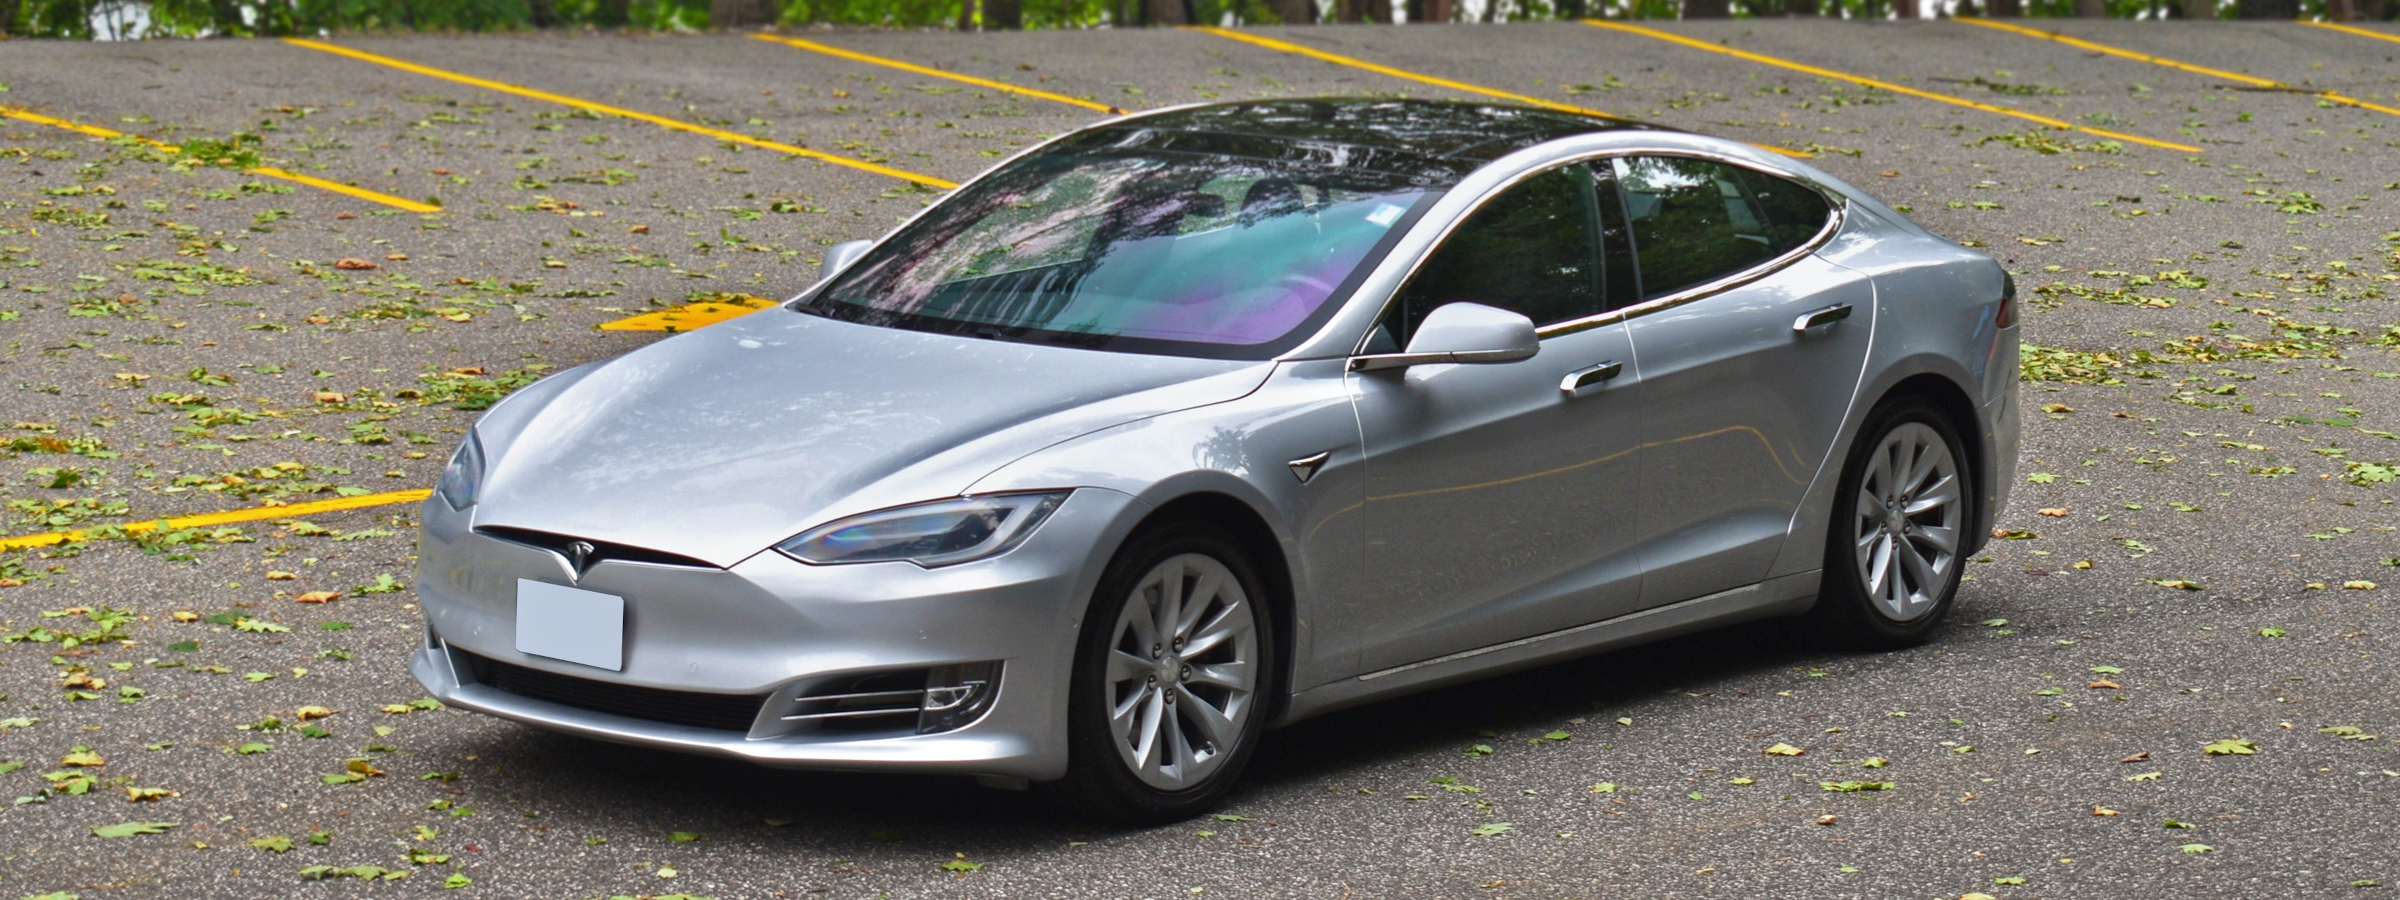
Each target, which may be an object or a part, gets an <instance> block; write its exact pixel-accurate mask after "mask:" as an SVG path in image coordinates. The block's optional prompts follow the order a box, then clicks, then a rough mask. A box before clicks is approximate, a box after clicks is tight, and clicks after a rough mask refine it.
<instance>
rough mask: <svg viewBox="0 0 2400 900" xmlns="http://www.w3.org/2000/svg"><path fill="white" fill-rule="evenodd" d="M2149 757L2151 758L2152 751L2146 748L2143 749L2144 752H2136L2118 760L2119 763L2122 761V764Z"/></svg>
mask: <svg viewBox="0 0 2400 900" xmlns="http://www.w3.org/2000/svg"><path fill="white" fill-rule="evenodd" d="M2149 758H2150V751H2148V750H2144V751H2142V752H2140V753H2136V754H2134V755H2132V756H2128V757H2125V758H2124V759H2120V760H2117V762H2118V763H2120V764H2122V763H2137V762H2141V761H2142V760H2145V759H2149Z"/></svg>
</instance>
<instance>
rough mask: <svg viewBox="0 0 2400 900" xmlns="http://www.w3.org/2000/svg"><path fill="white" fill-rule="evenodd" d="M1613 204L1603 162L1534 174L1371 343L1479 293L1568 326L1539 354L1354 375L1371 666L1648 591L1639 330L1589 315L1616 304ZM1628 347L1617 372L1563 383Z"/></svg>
mask: <svg viewBox="0 0 2400 900" xmlns="http://www.w3.org/2000/svg"><path fill="white" fill-rule="evenodd" d="M1598 218H1599V217H1598V210H1597V207H1596V204H1595V192H1594V190H1593V172H1592V170H1591V169H1589V168H1587V167H1585V166H1581V165H1575V166H1568V167H1565V168H1561V169H1554V170H1551V171H1549V172H1547V173H1544V174H1541V175H1538V176H1535V177H1534V178H1532V179H1530V180H1527V181H1524V182H1520V183H1519V184H1518V185H1517V186H1515V187H1513V188H1511V189H1509V190H1508V191H1507V192H1506V193H1503V194H1501V195H1500V196H1498V197H1496V198H1494V199H1492V200H1491V201H1489V202H1487V203H1486V204H1485V205H1484V206H1483V207H1482V208H1481V209H1479V210H1477V211H1476V212H1475V213H1473V214H1472V216H1471V217H1470V218H1469V219H1468V220H1467V221H1466V222H1465V223H1463V224H1461V225H1460V227H1459V228H1458V229H1457V230H1456V231H1454V232H1453V233H1452V234H1451V236H1450V237H1449V238H1447V239H1446V240H1445V241H1444V242H1443V244H1442V246H1440V247H1439V248H1437V249H1436V250H1435V251H1434V253H1433V255H1432V256H1431V257H1429V258H1428V259H1427V260H1426V262H1425V264H1424V266H1423V267H1422V268H1421V269H1420V270H1419V271H1418V272H1417V274H1416V275H1415V276H1413V277H1412V279H1411V280H1410V282H1409V284H1408V285H1407V286H1406V287H1404V288H1403V289H1402V290H1401V292H1400V295H1399V296H1398V297H1397V298H1396V299H1395V301H1394V303H1393V306H1392V308H1391V309H1390V310H1389V311H1388V312H1387V314H1386V316H1385V319H1384V324H1383V325H1381V326H1379V328H1378V332H1377V334H1375V335H1374V336H1373V338H1372V339H1371V341H1370V344H1369V348H1368V351H1369V352H1395V351H1398V350H1400V349H1401V348H1403V347H1405V346H1406V345H1407V341H1408V337H1409V333H1410V329H1411V328H1412V327H1413V326H1414V325H1415V324H1416V323H1417V322H1418V321H1421V320H1422V319H1423V318H1424V316H1425V314H1426V313H1428V312H1430V311H1431V310H1433V309H1434V308H1435V307H1438V306H1440V305H1442V304H1445V303H1453V302H1474V303H1482V304H1485V305H1488V306H1496V307H1500V308H1503V309H1509V310H1513V311H1516V312H1521V313H1524V314H1526V315H1527V316H1528V317H1530V318H1532V319H1533V321H1534V323H1535V324H1536V325H1537V326H1539V325H1548V326H1551V327H1550V328H1548V329H1545V331H1546V332H1547V333H1548V336H1546V337H1544V338H1543V340H1542V345H1541V351H1540V352H1539V353H1538V354H1536V355H1535V356H1534V357H1533V358H1532V359H1528V360H1522V361H1518V362H1513V363H1500V364H1488V365H1430V366H1416V367H1413V368H1409V369H1403V370H1397V371H1380V372H1354V373H1352V374H1351V375H1350V379H1351V385H1352V386H1351V390H1352V392H1353V396H1354V397H1355V398H1356V399H1355V402H1356V404H1357V410H1358V419H1359V427H1360V431H1361V432H1362V434H1363V436H1364V439H1365V475H1366V480H1367V491H1366V495H1367V496H1366V501H1365V505H1364V507H1363V509H1362V510H1361V514H1362V515H1363V516H1364V517H1365V518H1364V526H1365V530H1366V538H1367V548H1366V551H1367V552H1366V572H1365V575H1364V579H1363V581H1364V583H1365V586H1366V587H1367V593H1366V595H1365V597H1366V599H1365V603H1364V604H1363V605H1364V613H1365V616H1364V619H1363V621H1361V622H1359V623H1358V627H1359V630H1360V633H1361V635H1362V646H1361V662H1362V664H1363V670H1364V671H1367V672H1374V671H1379V670H1382V669H1387V668H1390V667H1393V666H1398V665H1404V664H1407V663H1412V662H1419V661H1423V660H1427V659H1432V658H1436V657H1440V656H1444V655H1447V654H1451V653H1457V652H1461V651H1465V650H1471V649H1475V648H1478V647H1484V646H1489V645H1492V644H1496V643H1501V642H1504V641H1508V640H1513V639H1516V638H1521V637H1528V636H1532V635H1537V634H1542V633H1545V632H1549V631H1555V630H1558V629H1561V628H1567V627H1571V626H1574V625H1579V624H1583V623H1587V622H1593V621H1597V620H1600V619H1605V618H1609V617H1611V616H1614V615H1619V614H1622V613H1625V612H1630V611H1632V610H1633V609H1634V608H1635V603H1636V602H1637V601H1638V599H1639V594H1640V592H1639V586H1640V576H1641V568H1640V566H1639V565H1638V563H1637V560H1636V559H1635V552H1634V551H1635V525H1636V513H1635V506H1636V503H1637V502H1638V494H1637V483H1638V476H1639V470H1638V466H1639V453H1638V452H1637V451H1638V448H1639V446H1640V443H1641V424H1640V414H1639V408H1638V402H1637V401H1638V398H1637V396H1636V392H1635V388H1636V382H1637V380H1638V379H1637V377H1636V375H1635V367H1634V365H1633V362H1634V360H1633V349H1632V346H1631V343H1630V341H1629V339H1628V336H1627V333H1626V330H1625V327H1624V325H1623V323H1621V322H1618V323H1609V324H1606V325H1601V326H1598V327H1591V328H1583V329H1581V330H1577V327H1576V324H1575V323H1576V322H1577V321H1578V320H1581V319H1589V318H1591V317H1593V316H1595V315H1598V314H1599V313H1600V312H1601V311H1602V310H1603V309H1605V308H1606V307H1607V304H1606V302H1605V300H1606V291H1605V289H1604V287H1603V285H1604V284H1605V283H1606V282H1607V279H1606V278H1604V277H1603V276H1604V273H1603V271H1602V269H1601V263H1602V259H1601V256H1600V254H1599V252H1598V249H1599V227H1598ZM1628 274H1629V273H1628ZM1612 364H1613V365H1615V366H1617V367H1618V370H1617V374H1616V375H1615V376H1614V377H1612V378H1600V377H1598V375H1599V374H1600V373H1597V372H1595V373H1592V374H1591V375H1589V376H1585V380H1588V381H1589V382H1590V383H1589V384H1586V385H1584V386H1582V387H1580V388H1576V389H1573V390H1567V389H1563V388H1562V382H1565V381H1567V379H1569V377H1570V376H1574V375H1576V374H1577V373H1581V372H1584V371H1586V370H1591V369H1593V368H1594V367H1600V366H1606V365H1612ZM1602 371H1603V372H1604V371H1606V370H1605V369H1603V370H1602Z"/></svg>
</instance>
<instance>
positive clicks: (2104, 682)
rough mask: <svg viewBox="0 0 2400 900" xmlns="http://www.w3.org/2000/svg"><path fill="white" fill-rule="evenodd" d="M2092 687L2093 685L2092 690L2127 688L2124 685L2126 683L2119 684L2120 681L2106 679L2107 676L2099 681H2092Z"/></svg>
mask: <svg viewBox="0 0 2400 900" xmlns="http://www.w3.org/2000/svg"><path fill="white" fill-rule="evenodd" d="M2090 687H2091V689H2092V690H2095V691H2121V690H2124V689H2125V686H2124V685H2121V684H2118V683H2116V682H2114V681H2110V680H2108V679H2106V678H2102V679H2100V680H2098V681H2094V682H2092V683H2091V685H2090Z"/></svg>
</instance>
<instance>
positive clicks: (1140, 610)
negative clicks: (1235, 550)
mask: <svg viewBox="0 0 2400 900" xmlns="http://www.w3.org/2000/svg"><path fill="white" fill-rule="evenodd" d="M1258 665H1259V659H1258V629H1257V623H1256V621H1255V620H1254V619H1253V617H1252V615H1251V605H1250V599H1249V597H1248V596H1247V595H1246V594H1245V592H1244V591H1243V590H1242V582H1241V579H1240V578H1237V577H1235V576H1234V574H1233V570H1231V569H1228V568H1226V567H1225V564H1224V563H1222V562H1219V561H1217V560H1216V558H1214V557H1211V556H1208V555H1206V554H1201V553H1185V554H1181V555H1178V556H1174V557H1171V558H1169V559H1167V560H1165V561H1163V562H1160V563H1159V564H1158V565H1156V566H1153V567H1151V569H1150V571H1149V573H1148V574H1145V575H1143V576H1142V578H1141V580H1140V581H1138V582H1135V583H1134V587H1133V591H1132V592H1131V593H1129V594H1128V595H1127V596H1126V597H1125V605H1124V607H1123V609H1122V610H1120V611H1119V612H1118V613H1117V622H1116V627H1115V630H1114V631H1113V632H1111V637H1110V640H1109V644H1108V678H1107V683H1106V685H1105V687H1106V696H1107V699H1108V726H1109V733H1110V734H1111V735H1113V736H1114V737H1115V740H1114V741H1113V743H1115V744H1116V747H1117V756H1118V757H1119V758H1120V759H1123V760H1124V762H1125V766H1126V768H1128V769H1131V770H1132V771H1133V774H1134V775H1135V777H1138V778H1140V779H1141V780H1142V783H1144V784H1147V785H1149V786H1151V787H1154V788H1158V789H1160V790H1167V791H1174V790H1181V789H1184V788H1188V787H1193V786H1196V785H1198V784H1200V783H1201V782H1202V781H1204V780H1206V779H1207V778H1208V776H1209V774H1210V773H1212V772H1215V771H1216V770H1217V768H1218V767H1219V766H1222V765H1224V763H1225V760H1226V757H1227V755H1228V754H1230V753H1232V752H1233V749H1234V744H1235V742H1236V741H1238V740H1239V739H1240V737H1241V735H1242V732H1243V729H1244V726H1246V725H1248V724H1249V720H1250V708H1251V707H1252V706H1253V705H1254V703H1253V689H1254V687H1255V686H1256V685H1257V683H1258Z"/></svg>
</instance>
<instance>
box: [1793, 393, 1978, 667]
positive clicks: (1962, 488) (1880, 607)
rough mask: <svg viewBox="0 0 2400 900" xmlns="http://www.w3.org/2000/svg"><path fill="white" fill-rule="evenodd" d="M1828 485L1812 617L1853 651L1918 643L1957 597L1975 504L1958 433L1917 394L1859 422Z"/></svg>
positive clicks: (1890, 404) (1877, 411) (1947, 610)
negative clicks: (1829, 506) (1832, 491)
mask: <svg viewBox="0 0 2400 900" xmlns="http://www.w3.org/2000/svg"><path fill="white" fill-rule="evenodd" d="M1859 434H1860V435H1861V438H1862V439H1861V440H1859V441H1858V442H1857V443H1856V444H1854V445H1852V449H1851V452H1850V459H1849V461H1848V463H1847V465H1845V466H1844V467H1843V470H1842V480H1841V483H1840V485H1839V486H1838V487H1837V491H1838V493H1837V494H1836V495H1835V498H1834V504H1833V506H1834V508H1833V517H1832V523H1831V527H1830V528H1828V529H1827V534H1826V548H1825V570H1824V582H1823V585H1824V586H1823V591H1822V593H1821V595H1820V596H1819V597H1818V599H1817V607H1816V611H1815V612H1816V615H1817V618H1818V619H1819V621H1820V622H1822V623H1823V624H1824V625H1825V626H1826V628H1827V630H1828V631H1830V632H1831V633H1832V635H1833V636H1834V637H1835V638H1836V639H1838V640H1840V641H1842V642H1844V643H1846V644H1849V645H1851V646H1855V647H1859V648H1862V649H1896V648H1900V647H1906V646H1909V645H1912V644H1916V643H1918V642H1920V641H1923V640H1924V639H1925V636H1926V635H1927V634H1928V633H1930V632H1931V631H1932V630H1933V628H1934V626H1935V625H1936V624H1937V623H1939V622H1940V621H1941V618H1942V616H1943V614H1945V613H1947V612H1949V611H1950V604H1951V601H1952V600H1953V599H1954V598H1956V596H1957V594H1958V583H1959V573H1960V570H1961V569H1962V568H1963V565H1962V564H1963V563H1964V562H1965V560H1964V559H1963V558H1961V556H1960V553H1959V551H1960V550H1961V549H1962V548H1963V547H1965V546H1966V537H1967V534H1966V529H1967V528H1968V527H1969V526H1968V523H1969V522H1971V521H1972V520H1973V517H1972V512H1973V510H1974V508H1975V506H1974V505H1975V503H1976V502H1978V500H1979V499H1980V498H1978V497H1977V496H1976V492H1975V484H1974V480H1973V479H1972V478H1970V477H1968V475H1969V472H1968V470H1967V468H1966V465H1965V460H1966V453H1965V450H1964V447H1963V446H1962V445H1961V444H1960V443H1959V439H1958V431H1957V429H1955V428H1953V427H1951V425H1950V422H1949V420H1948V419H1947V418H1945V417H1944V416H1943V415H1942V414H1941V411H1940V410H1939V409H1936V408H1935V407H1934V406H1933V404H1931V403H1929V402H1927V401H1925V400H1923V399H1920V398H1916V397H1900V398H1895V399H1892V400H1888V401H1885V403H1884V404H1883V405H1882V406H1879V407H1877V408H1876V410H1875V411H1874V412H1873V413H1871V414H1869V415H1868V416H1867V421H1866V423H1865V424H1864V426H1863V427H1861V428H1860V429H1859Z"/></svg>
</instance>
